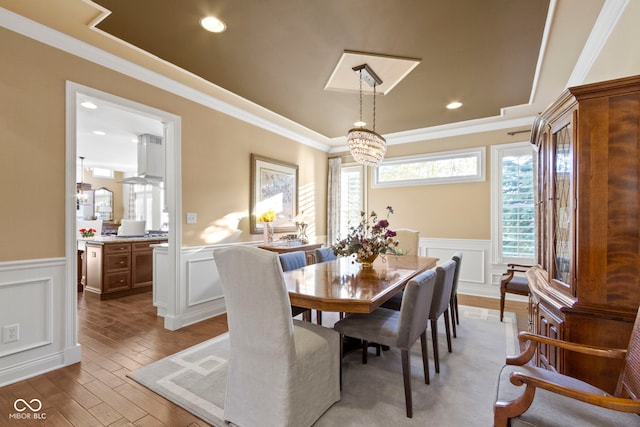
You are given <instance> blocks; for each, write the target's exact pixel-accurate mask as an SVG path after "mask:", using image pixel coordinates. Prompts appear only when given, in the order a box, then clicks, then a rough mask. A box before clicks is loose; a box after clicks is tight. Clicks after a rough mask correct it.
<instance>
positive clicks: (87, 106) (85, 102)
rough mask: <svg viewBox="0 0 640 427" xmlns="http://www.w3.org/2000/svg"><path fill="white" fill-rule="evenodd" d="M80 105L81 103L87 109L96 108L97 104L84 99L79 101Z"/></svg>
mask: <svg viewBox="0 0 640 427" xmlns="http://www.w3.org/2000/svg"><path fill="white" fill-rule="evenodd" d="M80 105H82V106H83V107H84V108H87V109H89V110H95V109H96V108H98V106H97V105H96V104H94V103H93V102H90V101H84V102H82V103H80Z"/></svg>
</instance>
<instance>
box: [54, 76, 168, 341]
mask: <svg viewBox="0 0 640 427" xmlns="http://www.w3.org/2000/svg"><path fill="white" fill-rule="evenodd" d="M87 98H89V99H93V100H96V101H97V103H104V105H109V106H111V107H115V108H116V109H117V110H120V111H121V112H122V114H125V115H126V113H130V114H131V115H132V116H133V115H135V116H136V117H142V118H145V119H146V120H147V123H149V124H150V126H156V129H158V128H157V126H160V128H161V132H162V135H161V136H162V137H163V139H164V141H165V165H164V171H165V173H164V177H163V180H164V189H163V211H164V212H165V214H166V215H165V216H164V220H166V222H168V224H169V225H168V234H167V238H168V244H169V248H168V251H169V260H170V263H169V265H168V266H167V267H168V272H169V275H170V276H171V277H175V278H178V277H179V276H180V271H179V270H180V246H181V244H180V243H181V238H180V236H181V223H180V218H181V197H180V191H179V189H180V187H181V179H180V176H181V174H180V167H181V165H180V158H181V156H180V146H181V140H180V117H179V116H176V115H174V114H171V113H167V112H165V111H161V110H158V109H156V108H153V107H150V106H147V105H143V104H140V103H137V102H134V101H131V100H128V99H125V98H121V97H117V96H115V95H111V94H108V93H105V92H102V91H99V90H96V89H93V88H90V87H87V86H83V85H79V84H77V83H73V82H67V85H66V156H65V157H66V158H65V159H66V168H65V169H66V188H67V191H66V194H67V201H66V204H65V230H66V233H65V236H66V251H65V253H66V260H67V262H66V264H67V266H68V267H67V277H69V278H71V280H70V281H69V282H70V283H68V286H67V287H66V288H65V300H66V303H67V304H66V306H67V307H70V308H72V310H70V312H69V313H67V315H68V316H70V318H69V320H70V321H71V324H72V325H74V332H73V335H74V336H73V337H70V338H71V339H73V340H74V342H75V343H77V339H78V332H77V325H78V321H77V286H76V284H77V281H78V260H77V253H78V252H77V250H78V248H77V236H76V213H77V196H76V194H77V193H76V190H77V186H76V182H77V176H78V172H79V171H78V163H77V159H78V156H79V153H78V149H77V147H78V133H79V128H78V125H79V122H78V108H83V107H79V104H80V103H81V102H83V101H84V100H86V99H87ZM96 130H98V131H100V129H96ZM132 131H143V132H144V129H132V128H130V129H129V132H132ZM129 144H130V147H129V148H131V147H135V146H136V144H135V143H134V142H133V141H131V140H130V141H129ZM136 150H137V149H135V148H133V151H131V152H132V153H136ZM125 152H126V151H123V153H125ZM125 157H126V155H125ZM111 158H112V159H113V157H111ZM116 158H117V156H116ZM135 159H136V160H134V161H133V163H136V164H137V154H136V157H135ZM122 160H125V159H122ZM131 163H132V162H131V160H130V161H129V166H127V165H124V166H122V167H123V168H125V167H130V165H131ZM106 166H108V165H107V164H105V165H103V167H105V168H106ZM154 221H155V220H154ZM154 224H155V222H154ZM170 282H171V283H178V282H179V281H178V280H173V281H170Z"/></svg>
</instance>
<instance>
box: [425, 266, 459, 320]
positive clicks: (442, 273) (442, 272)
mask: <svg viewBox="0 0 640 427" xmlns="http://www.w3.org/2000/svg"><path fill="white" fill-rule="evenodd" d="M455 270H456V262H455V261H454V260H452V259H451V260H449V261H446V262H445V263H443V264H442V265H441V266H438V267H436V289H435V291H434V294H433V301H432V303H431V310H430V311H431V313H430V314H429V319H437V318H438V317H440V315H441V314H442V313H444V312H445V311H446V310H447V308H448V307H449V300H450V299H451V290H452V288H453V276H454V275H455Z"/></svg>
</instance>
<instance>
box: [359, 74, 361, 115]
mask: <svg viewBox="0 0 640 427" xmlns="http://www.w3.org/2000/svg"><path fill="white" fill-rule="evenodd" d="M359 74H360V123H362V70H360V71H359Z"/></svg>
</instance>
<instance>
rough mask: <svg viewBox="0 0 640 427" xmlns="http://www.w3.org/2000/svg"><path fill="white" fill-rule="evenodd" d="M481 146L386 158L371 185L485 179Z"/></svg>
mask: <svg viewBox="0 0 640 427" xmlns="http://www.w3.org/2000/svg"><path fill="white" fill-rule="evenodd" d="M484 158H485V149H484V147H479V148H473V149H466V150H456V151H443V152H440V153H431V154H423V155H420V156H408V157H396V158H391V159H386V160H384V161H383V162H382V164H381V165H380V166H378V168H377V169H376V171H375V178H374V187H400V186H408V185H431V184H449V183H457V182H476V181H484V179H485V173H484V170H485V167H484V162H485V161H484Z"/></svg>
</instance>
